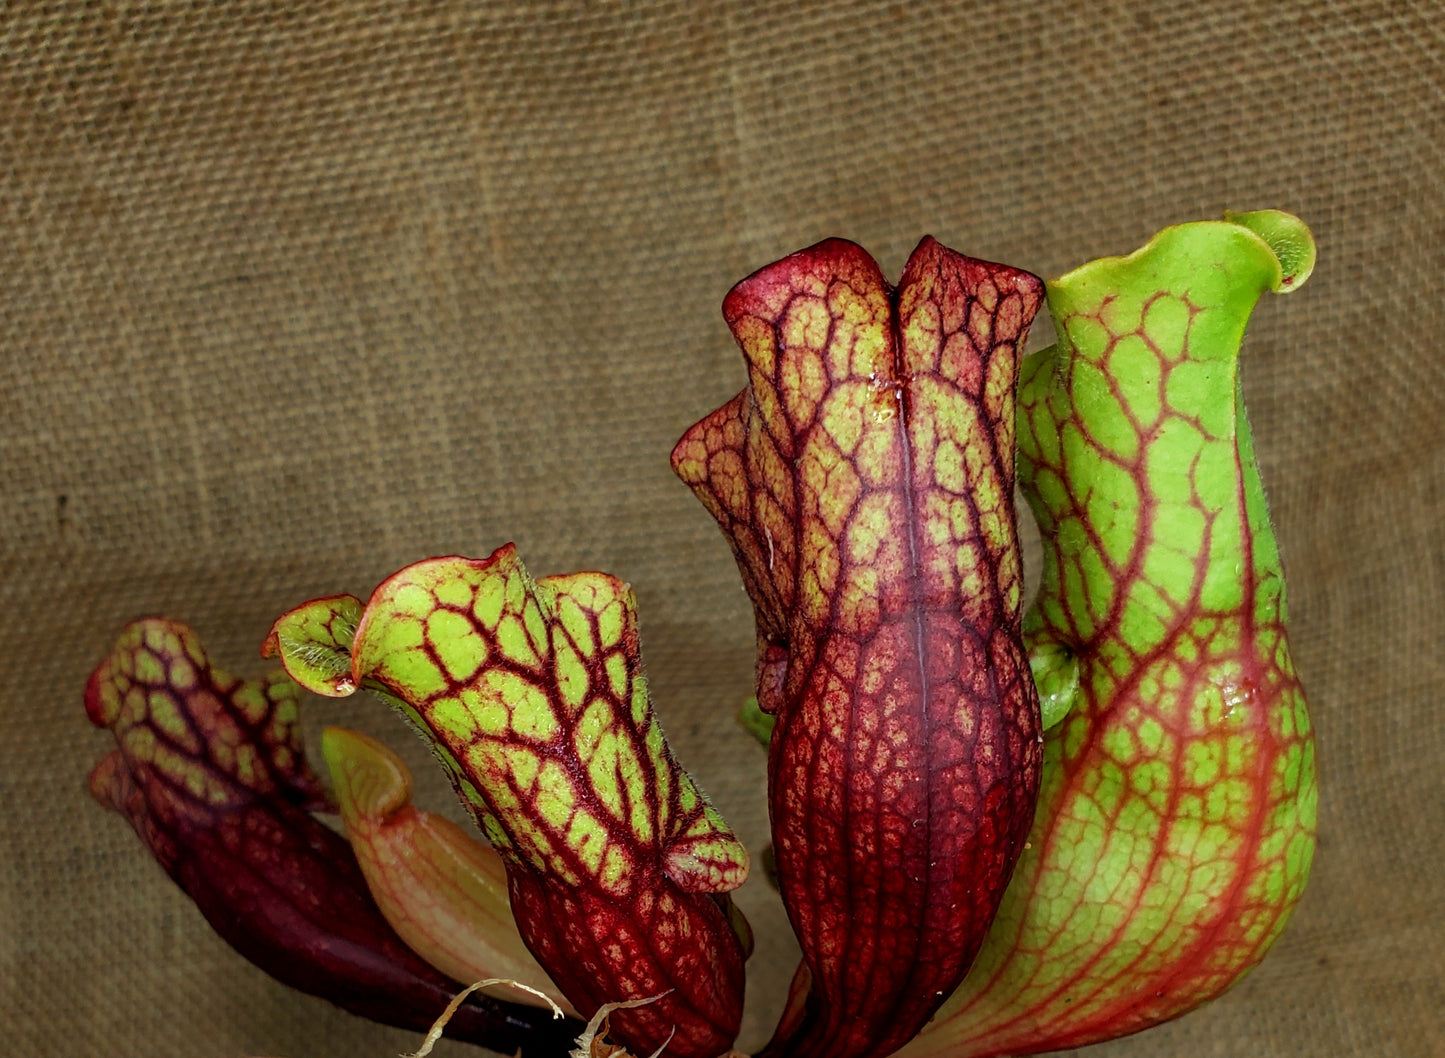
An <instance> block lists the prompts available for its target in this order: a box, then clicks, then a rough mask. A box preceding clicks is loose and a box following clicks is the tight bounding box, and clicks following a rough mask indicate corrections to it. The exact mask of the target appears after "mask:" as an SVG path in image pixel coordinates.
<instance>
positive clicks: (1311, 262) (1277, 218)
mask: <svg viewBox="0 0 1445 1058" xmlns="http://www.w3.org/2000/svg"><path fill="white" fill-rule="evenodd" d="M1224 219H1225V220H1226V221H1227V222H1229V223H1231V224H1238V225H1240V226H1241V227H1244V228H1248V229H1249V230H1250V231H1252V232H1254V233H1255V234H1256V235H1258V236H1259V237H1260V238H1261V239H1263V240H1264V241H1265V243H1266V244H1267V245H1268V246H1269V248H1270V251H1271V252H1272V253H1273V254H1274V256H1275V258H1276V260H1278V261H1279V268H1280V278H1279V284H1278V285H1277V286H1275V287H1274V288H1273V289H1274V292H1275V293H1276V294H1288V293H1290V292H1291V291H1295V290H1298V289H1299V288H1300V287H1302V286H1304V283H1305V280H1306V279H1308V278H1309V277H1310V275H1311V274H1312V273H1313V272H1314V270H1315V238H1314V236H1313V235H1312V234H1311V233H1310V230H1309V228H1308V227H1307V226H1306V225H1305V222H1304V221H1302V220H1300V219H1299V218H1298V217H1296V216H1295V215H1294V214H1292V213H1285V212H1284V211H1283V210H1278V209H1257V210H1254V211H1252V212H1248V213H1235V212H1233V211H1228V212H1226V213H1225V214H1224Z"/></svg>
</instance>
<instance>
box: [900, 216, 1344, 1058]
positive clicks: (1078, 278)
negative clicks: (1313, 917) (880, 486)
mask: <svg viewBox="0 0 1445 1058" xmlns="http://www.w3.org/2000/svg"><path fill="white" fill-rule="evenodd" d="M1313 264H1314V243H1313V240H1312V239H1311V237H1310V233H1309V231H1308V229H1307V228H1306V227H1305V226H1304V224H1303V223H1301V222H1300V221H1299V220H1298V219H1297V218H1295V217H1292V216H1290V215H1288V214H1285V213H1279V212H1275V211H1263V212H1257V213H1245V214H1238V215H1230V216H1228V217H1227V218H1226V219H1225V220H1224V221H1219V222H1206V223H1196V224H1184V225H1180V226H1178V227H1173V228H1168V229H1166V230H1164V231H1163V232H1160V233H1159V234H1158V235H1157V236H1155V237H1154V239H1152V240H1151V241H1150V242H1149V243H1148V245H1146V246H1144V247H1143V248H1142V249H1140V250H1138V251H1137V252H1136V253H1133V254H1131V255H1129V256H1128V257H1114V258H1105V259H1103V260H1098V261H1094V262H1091V263H1090V264H1087V265H1084V266H1083V267H1081V268H1079V269H1076V270H1075V271H1073V272H1070V273H1069V274H1067V275H1065V276H1063V277H1062V278H1061V279H1059V280H1057V281H1055V282H1053V283H1050V284H1049V285H1048V301H1049V307H1050V309H1051V311H1052V313H1053V316H1054V320H1055V322H1056V325H1057V329H1058V334H1059V340H1058V343H1057V344H1056V345H1055V346H1054V347H1052V348H1050V349H1046V350H1044V351H1042V352H1040V353H1037V354H1036V355H1034V356H1032V357H1030V358H1029V359H1028V360H1027V361H1026V362H1025V364H1024V366H1023V369H1022V373H1021V383H1020V391H1019V411H1018V438H1019V463H1018V472H1019V473H1018V476H1019V484H1020V486H1021V489H1022V491H1023V493H1024V495H1025V497H1026V498H1027V500H1028V502H1029V505H1030V507H1031V508H1032V509H1033V512H1034V515H1035V517H1036V518H1037V519H1038V522H1039V525H1040V528H1041V530H1042V533H1043V539H1044V560H1043V570H1042V583H1041V587H1040V590H1039V595H1038V598H1037V600H1036V602H1035V604H1034V605H1033V607H1032V608H1031V609H1030V611H1029V613H1028V615H1027V616H1026V618H1025V624H1024V628H1025V637H1026V640H1027V642H1028V645H1029V648H1030V661H1031V663H1032V665H1033V667H1034V671H1035V676H1036V678H1037V679H1038V680H1039V683H1040V687H1041V691H1042V699H1043V710H1044V726H1045V728H1046V735H1045V740H1044V763H1043V783H1042V787H1041V790H1040V795H1039V805H1038V811H1037V816H1036V819H1035V822H1034V826H1033V830H1032V832H1031V833H1030V835H1029V842H1030V847H1029V849H1028V850H1027V851H1026V852H1025V853H1024V854H1023V857H1022V858H1021V859H1020V861H1019V864H1018V867H1017V870H1016V872H1015V874H1014V878H1013V881H1012V883H1011V885H1010V887H1009V889H1008V892H1007V894H1006V895H1005V898H1004V901H1003V904H1002V906H1001V908H1000V910H999V913H998V916H997V918H996V919H995V921H994V924H993V927H992V930H991V931H990V933H989V936H988V938H987V940H986V941H985V943H984V947H983V949H982V951H981V953H980V955H979V957H978V960H977V961H976V962H975V964H974V967H973V969H972V971H971V973H970V974H969V976H968V977H967V978H966V979H965V981H964V983H963V985H962V986H961V987H960V988H959V989H958V990H957V991H956V992H955V993H954V994H953V996H951V997H950V998H949V1000H948V1002H947V1003H946V1004H945V1005H944V1007H943V1008H942V1009H941V1010H940V1012H939V1014H938V1015H937V1016H936V1017H935V1019H934V1020H933V1021H932V1022H931V1023H930V1025H929V1026H928V1027H927V1029H926V1030H925V1031H924V1033H923V1034H922V1035H921V1036H920V1037H919V1038H918V1039H917V1040H915V1041H914V1042H913V1043H912V1044H911V1045H910V1046H909V1047H907V1048H906V1049H905V1050H904V1052H903V1053H904V1054H906V1055H908V1056H910V1058H926V1056H929V1055H949V1056H956V1058H962V1056H971V1058H977V1056H988V1055H1018V1054H1033V1053H1037V1052H1040V1051H1053V1050H1059V1049H1062V1048H1068V1047H1077V1046H1080V1045H1083V1044H1088V1043H1094V1042H1098V1041H1100V1040H1105V1039H1110V1038H1113V1037H1117V1036H1122V1035H1125V1034H1128V1033H1131V1032H1136V1031H1138V1030H1140V1029H1143V1028H1147V1027H1148V1026H1150V1025H1154V1024H1156V1023H1158V1022H1160V1021H1164V1020H1166V1019H1168V1018H1172V1017H1175V1016H1177V1015H1179V1014H1182V1013H1184V1012H1185V1011H1188V1010H1190V1009H1192V1008H1194V1007H1196V1006H1198V1005H1199V1004H1201V1003H1204V1002H1206V1001H1207V1000H1209V999H1212V998H1213V997H1215V996H1217V995H1219V994H1220V993H1221V992H1223V991H1224V990H1225V989H1226V988H1228V987H1229V986H1230V985H1231V984H1232V983H1233V982H1234V981H1236V980H1237V979H1238V978H1239V977H1240V976H1241V975H1242V974H1243V973H1245V972H1246V971H1247V970H1249V968H1250V967H1252V966H1254V965H1255V963H1257V962H1258V961H1259V960H1260V958H1261V957H1262V956H1263V955H1264V953H1265V951H1266V950H1267V949H1268V948H1269V946H1270V945H1271V944H1272V943H1273V942H1274V940H1275V939H1276V938H1277V937H1278V936H1279V934H1280V931H1281V930H1282V929H1283V928H1284V925H1285V923H1286V922H1287V920H1288V919H1289V916H1290V913H1291V911H1292V910H1293V909H1294V907H1295V904H1296V903H1297V902H1298V900H1299V898H1300V894H1301V892H1302V891H1303V889H1304V886H1305V880H1306V877H1307V876H1308V873H1309V868H1310V860H1311V857H1312V855H1313V852H1314V829H1315V802H1316V789H1315V768H1314V749H1313V744H1312V741H1311V736H1310V722H1309V716H1308V714H1307V712H1306V709H1305V700H1304V693H1303V691H1302V690H1301V687H1300V682H1299V679H1298V677H1297V676H1296V674H1295V669H1294V664H1293V662H1292V661H1291V660H1290V654H1289V647H1288V644H1287V642H1286V637H1285V599H1284V580H1283V577H1282V575H1281V569H1280V559H1279V551H1278V548H1277V546H1276V544H1275V539H1274V533H1273V532H1272V531H1271V529H1270V524H1269V513H1268V510H1267V508H1266V505H1265V498H1264V492H1263V489H1262V487H1261V484H1260V479H1259V472H1258V469H1257V467H1256V465H1255V458H1254V450H1253V445H1252V442H1251V440H1250V434H1249V426H1248V424H1247V422H1246V421H1245V415H1244V406H1243V403H1242V400H1241V391H1240V383H1239V366H1238V362H1239V350H1240V343H1241V340H1242V338H1243V335H1244V328H1245V323H1246V321H1247V320H1248V318H1249V315H1250V313H1251V311H1252V310H1253V308H1254V305H1255V302H1256V301H1257V300H1258V299H1259V297H1260V295H1261V294H1262V293H1263V292H1264V291H1266V290H1273V291H1275V292H1278V293H1284V292H1287V291H1290V290H1293V289H1294V288H1296V287H1298V286H1299V285H1300V284H1301V283H1303V282H1304V280H1305V279H1306V278H1307V276H1308V275H1309V272H1310V270H1311V268H1312V267H1313ZM1061 717H1062V719H1061Z"/></svg>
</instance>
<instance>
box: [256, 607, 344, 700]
mask: <svg viewBox="0 0 1445 1058" xmlns="http://www.w3.org/2000/svg"><path fill="white" fill-rule="evenodd" d="M361 611H362V604H361V600H360V599H358V598H356V597H355V596H353V595H328V596H326V597H325V598H322V599H312V600H311V601H309V602H306V603H303V604H302V605H300V606H298V607H297V608H296V609H294V610H290V611H288V612H286V613H284V614H282V615H281V616H280V617H278V618H277V619H276V623H275V624H273V625H272V626H271V631H270V632H269V633H267V635H266V641H265V642H264V643H263V644H262V645H261V656H262V657H265V658H279V659H280V660H281V664H282V665H283V666H284V667H285V669H286V673H287V675H289V676H290V677H291V678H292V679H293V680H295V681H296V682H297V683H299V684H300V685H301V686H302V687H304V688H306V690H308V691H310V692H311V693H312V694H319V695H322V696H323V697H326V698H346V697H348V696H350V695H351V694H353V693H354V692H355V691H356V681H355V679H353V677H352V674H351V643H352V640H353V639H354V638H355V637H356V626H357V624H358V623H359V622H360V620H361Z"/></svg>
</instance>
